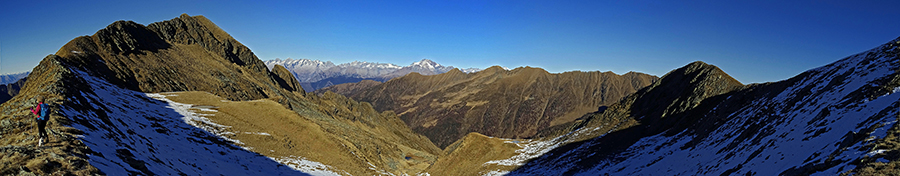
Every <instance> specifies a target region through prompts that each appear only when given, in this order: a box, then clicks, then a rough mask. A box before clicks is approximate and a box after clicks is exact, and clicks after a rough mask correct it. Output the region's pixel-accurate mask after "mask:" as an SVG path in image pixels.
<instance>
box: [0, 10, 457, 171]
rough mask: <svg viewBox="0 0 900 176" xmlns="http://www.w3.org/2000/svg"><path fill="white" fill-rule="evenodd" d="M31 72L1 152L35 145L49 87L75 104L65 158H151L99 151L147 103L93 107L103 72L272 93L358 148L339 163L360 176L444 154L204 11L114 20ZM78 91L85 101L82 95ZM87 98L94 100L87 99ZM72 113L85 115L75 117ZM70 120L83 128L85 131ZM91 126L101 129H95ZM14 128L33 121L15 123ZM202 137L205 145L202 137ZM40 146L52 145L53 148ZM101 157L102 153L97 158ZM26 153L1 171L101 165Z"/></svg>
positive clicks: (157, 85) (127, 80)
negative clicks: (269, 55)
mask: <svg viewBox="0 0 900 176" xmlns="http://www.w3.org/2000/svg"><path fill="white" fill-rule="evenodd" d="M74 70H80V71H82V72H84V74H72V73H71V72H73V71H74ZM33 73H34V75H35V76H38V77H40V79H37V78H36V79H29V80H28V82H26V86H25V87H24V88H23V90H22V91H21V93H20V95H17V96H16V97H13V99H12V100H11V101H10V102H12V103H4V104H3V107H2V108H4V109H5V111H3V114H2V116H0V119H2V120H4V121H9V122H14V123H10V125H11V126H9V127H10V128H6V127H4V128H3V130H4V131H3V133H0V135H3V137H4V139H9V140H5V141H0V145H10V146H15V147H14V148H15V151H12V150H6V151H7V153H3V154H4V155H8V156H19V154H21V153H23V152H17V151H20V150H19V149H18V148H16V147H20V146H21V147H26V148H27V146H30V145H34V144H35V143H36V141H35V139H34V138H33V137H32V136H33V133H23V132H24V130H32V129H30V127H31V125H30V124H32V123H33V122H32V121H31V119H33V118H30V117H29V116H27V115H25V114H24V112H25V111H24V109H25V108H27V107H30V106H29V104H28V103H30V102H29V101H31V99H33V98H34V96H36V95H38V94H46V95H47V96H49V97H51V100H52V101H54V105H53V106H54V107H55V109H71V110H70V111H69V110H67V113H66V114H64V115H60V114H59V113H55V115H54V118H53V120H51V122H50V123H51V124H52V125H51V127H50V129H51V131H54V134H55V136H58V137H60V138H63V139H64V141H63V143H64V144H63V145H61V146H62V147H64V148H73V147H74V148H77V149H79V150H78V151H69V150H72V149H68V150H64V151H60V152H57V153H56V154H57V155H59V156H63V158H72V159H71V161H72V162H74V161H79V160H80V161H84V160H85V159H97V158H98V157H99V158H105V159H108V160H109V161H110V162H113V163H119V164H120V165H121V164H122V162H125V163H126V164H125V165H132V164H135V163H134V162H131V160H129V159H128V158H132V159H134V160H140V161H143V162H148V160H150V158H140V157H141V156H148V155H139V154H134V153H137V152H141V151H140V150H139V149H137V148H126V149H125V150H127V151H129V152H130V153H132V154H133V155H117V154H106V153H103V152H100V151H115V152H119V151H118V150H109V148H107V147H104V146H116V145H99V144H101V142H98V141H97V140H102V141H114V142H122V143H123V145H125V143H129V141H132V140H133V139H134V136H135V134H133V133H134V132H130V131H128V128H120V126H121V124H119V123H116V122H121V120H119V118H132V117H128V116H120V115H122V114H128V113H129V112H130V111H141V110H143V109H141V108H143V107H144V106H141V105H130V102H131V101H122V103H124V104H125V105H121V106H120V105H105V104H102V103H100V104H96V103H94V104H86V103H89V102H107V101H105V100H106V99H105V98H102V97H101V98H99V99H90V98H87V97H88V96H87V95H85V94H84V93H87V92H90V90H95V89H98V87H96V86H94V85H97V84H86V83H84V81H83V80H85V79H87V78H86V77H88V76H91V77H97V80H99V81H98V82H101V83H104V82H106V83H108V84H110V85H112V86H114V87H120V88H124V89H128V90H134V91H138V92H147V93H156V92H173V91H203V92H210V93H212V94H214V95H216V96H219V97H222V98H225V99H227V100H258V99H269V100H272V101H275V102H278V104H280V105H281V106H283V107H284V108H287V109H290V110H292V111H294V112H295V113H297V114H298V115H299V117H300V118H305V119H306V120H308V121H310V122H312V123H314V124H315V125H317V126H319V127H321V129H322V130H324V131H325V132H326V135H327V136H328V138H330V139H331V140H334V141H337V142H338V143H340V144H341V147H340V148H338V149H337V150H340V151H343V152H346V153H353V154H356V155H355V156H356V157H354V158H350V159H348V160H347V161H346V162H352V163H355V164H353V165H347V166H336V167H337V168H338V169H339V170H344V169H343V168H340V167H352V166H364V167H370V168H356V169H355V170H344V171H346V172H349V173H352V174H354V175H372V174H376V173H379V172H386V173H393V174H403V173H415V172H418V171H419V170H422V169H424V167H422V166H420V165H415V164H413V165H410V164H405V163H408V162H412V161H408V160H406V159H405V158H404V155H405V154H409V153H415V154H417V155H421V156H423V157H422V158H423V159H422V160H419V161H418V162H419V163H427V164H430V163H433V162H434V160H435V159H436V157H434V155H437V154H440V149H438V148H437V147H436V146H434V145H433V144H432V143H431V142H430V141H428V139H427V138H425V137H423V136H420V135H416V134H415V133H413V132H412V131H411V130H410V129H409V128H408V127H406V125H404V124H403V122H402V121H400V120H399V118H398V117H397V116H396V115H393V114H391V113H379V112H377V111H375V110H374V109H372V108H371V106H370V105H368V104H367V103H358V102H356V101H353V100H350V99H348V98H346V97H343V96H339V95H335V94H331V95H324V96H322V97H319V96H315V95H311V94H309V95H308V94H306V93H304V92H303V91H302V89H300V87H299V84H298V83H297V82H296V81H295V79H294V78H293V77H292V76H290V74H288V73H286V70H284V69H283V68H274V69H273V70H272V71H269V70H267V69H266V66H265V65H264V64H263V63H262V61H259V60H258V59H257V58H256V56H254V55H253V53H252V52H251V51H250V50H249V49H248V48H247V47H245V46H243V45H242V44H240V43H239V42H237V41H236V40H234V39H233V38H231V36H229V35H228V34H227V33H225V32H224V31H222V30H221V29H219V28H218V27H217V26H215V25H214V24H212V22H210V21H209V20H208V19H206V18H204V17H202V16H193V17H191V16H187V15H182V16H181V17H178V18H175V19H172V20H168V21H163V22H157V23H152V24H150V25H147V26H146V27H145V26H143V25H140V24H137V23H134V22H130V21H118V22H115V23H113V24H111V25H109V26H107V28H104V29H101V30H100V31H98V32H97V33H96V34H94V35H92V36H82V37H78V38H75V39H73V40H72V41H70V42H69V43H67V44H66V45H65V46H63V47H62V48H61V49H60V50H59V51H58V52H57V53H56V55H50V56H48V57H47V58H45V59H44V60H43V61H42V63H41V64H40V65H38V66H37V67H35V69H34V72H33ZM114 92H115V91H114ZM114 95H116V96H112V97H114V98H123V97H118V96H119V95H122V94H115V93H114ZM76 97H82V98H83V99H81V100H79V99H77V98H76ZM88 99H90V100H91V101H87V100H88ZM134 102H135V103H138V102H140V101H134ZM73 111H79V112H80V111H86V112H88V111H89V112H95V113H99V112H106V113H107V115H96V116H95V115H89V114H88V113H84V114H81V113H78V114H73V113H68V112H73ZM100 114H102V113H100ZM116 114H118V115H116ZM163 114H166V113H163ZM151 116H152V115H151ZM297 117H298V116H293V117H288V118H297ZM97 118H99V120H100V122H99V124H98V122H97V121H96V120H97ZM242 118H243V117H242ZM73 119H82V120H74V121H73ZM148 119H152V118H148ZM57 122H59V123H57ZM126 124H127V123H126ZM67 126H72V127H77V129H76V128H70V127H67ZM91 126H94V127H98V128H96V129H94V128H91ZM13 127H29V128H23V129H15V128H13ZM99 127H103V128H99ZM62 129H65V130H62ZM100 134H116V135H105V136H103V137H99V138H94V137H91V138H84V139H78V138H74V137H73V136H74V135H84V136H86V137H87V136H97V135H100ZM138 136H140V135H138ZM207 138H208V139H209V140H212V139H214V138H216V137H215V136H212V137H204V139H207ZM13 139H15V140H13ZM154 139H157V138H148V139H146V140H147V141H149V142H152V143H155V144H158V143H166V141H165V140H164V139H160V141H157V140H154ZM81 141H84V143H88V144H91V145H87V146H90V147H91V149H90V150H88V149H86V148H87V146H85V145H84V144H78V143H80V142H81ZM132 142H133V141H132ZM195 142H200V143H203V141H202V140H201V141H195ZM226 144H227V142H226ZM315 144H316V143H315V142H312V141H311V142H308V143H303V144H301V145H299V147H303V146H302V145H315ZM229 145H230V144H229ZM79 147H80V148H79ZM95 147H96V148H95ZM41 151H44V152H46V150H41ZM41 151H37V152H38V153H40V152H41ZM91 151H95V152H100V153H95V154H96V155H91V156H88V155H85V154H84V153H90V152H91ZM32 152H34V151H32ZM100 154H103V155H102V156H98V155H100ZM38 156H40V155H38ZM7 158H10V157H7ZM12 158H16V157H12ZM115 158H118V159H115ZM19 159H21V160H19ZM19 159H17V162H12V165H5V166H4V168H11V169H9V170H5V171H3V173H18V172H20V171H25V172H29V171H31V172H36V171H35V170H34V169H27V170H26V169H22V168H46V169H40V170H42V171H40V172H36V173H39V174H49V173H54V172H62V171H66V172H74V173H97V172H98V171H97V170H96V168H94V167H93V166H91V165H89V164H84V163H85V162H81V163H82V164H80V165H76V166H77V167H76V166H71V167H69V166H67V164H68V163H72V162H69V161H61V162H59V163H63V164H62V166H60V165H53V164H50V165H46V164H43V165H40V166H34V167H31V166H29V167H19V166H21V165H22V164H23V163H28V162H37V161H40V160H42V159H43V158H41V157H37V158H28V157H26V158H21V157H19ZM427 164H426V165H427ZM139 165H140V164H137V165H135V167H133V168H134V169H137V170H138V171H137V172H140V173H144V174H164V175H167V174H175V173H171V172H164V171H159V170H153V169H149V170H141V169H140V168H141V167H137V166H139ZM106 167H116V166H113V165H107V166H103V168H106ZM198 167H199V166H198ZM97 168H101V167H100V166H98V167H97ZM201 168H202V167H201ZM100 171H103V170H100ZM66 172H62V173H66Z"/></svg>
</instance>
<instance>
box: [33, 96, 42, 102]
mask: <svg viewBox="0 0 900 176" xmlns="http://www.w3.org/2000/svg"><path fill="white" fill-rule="evenodd" d="M34 99H35V100H37V102H38V103H40V102H44V96H40V95H38V96H37V97H34Z"/></svg>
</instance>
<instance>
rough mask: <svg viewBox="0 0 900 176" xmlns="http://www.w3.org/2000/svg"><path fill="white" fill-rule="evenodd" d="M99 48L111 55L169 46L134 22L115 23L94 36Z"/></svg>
mask: <svg viewBox="0 0 900 176" xmlns="http://www.w3.org/2000/svg"><path fill="white" fill-rule="evenodd" d="M94 36H95V37H96V39H97V43H98V44H99V45H101V46H102V47H101V48H106V49H108V52H111V53H113V54H120V53H124V54H128V53H129V52H134V51H137V50H154V49H160V48H166V47H168V46H169V45H168V44H167V43H166V42H165V41H163V40H162V39H161V38H159V36H157V35H156V34H155V33H153V32H152V31H150V30H147V28H146V27H144V25H141V24H138V23H135V22H134V21H116V22H114V23H112V24H110V25H109V26H106V28H103V29H101V30H100V31H97V33H95V34H94Z"/></svg>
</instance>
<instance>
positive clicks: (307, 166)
mask: <svg viewBox="0 0 900 176" xmlns="http://www.w3.org/2000/svg"><path fill="white" fill-rule="evenodd" d="M272 160H275V161H277V162H278V163H281V164H284V165H287V166H290V167H291V168H292V169H294V170H298V171H303V172H306V173H309V174H312V175H341V174H338V173H336V172H334V171H331V170H332V169H331V166H328V165H325V164H322V163H320V162H315V161H310V160H306V158H304V157H300V156H293V155H291V156H288V157H278V158H272ZM344 175H350V174H349V173H346V172H344Z"/></svg>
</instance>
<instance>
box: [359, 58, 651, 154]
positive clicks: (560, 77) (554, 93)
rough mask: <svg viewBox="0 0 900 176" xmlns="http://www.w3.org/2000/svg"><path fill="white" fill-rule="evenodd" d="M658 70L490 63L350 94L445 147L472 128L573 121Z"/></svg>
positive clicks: (485, 130) (504, 130)
mask: <svg viewBox="0 0 900 176" xmlns="http://www.w3.org/2000/svg"><path fill="white" fill-rule="evenodd" d="M655 80H656V77H655V76H651V75H646V74H640V73H627V74H624V75H616V74H614V73H612V72H566V73H560V74H551V73H549V72H547V71H545V70H543V69H540V68H531V67H521V68H516V69H514V70H504V69H502V68H500V67H491V68H488V69H485V70H483V71H480V72H477V73H473V74H466V73H462V72H459V71H451V72H447V73H444V74H438V75H429V76H423V75H420V74H416V73H411V74H408V75H406V76H403V77H399V78H394V79H391V80H390V81H387V82H385V83H382V84H379V85H376V86H373V87H370V88H368V89H363V90H360V91H357V92H353V93H351V94H349V95H348V96H349V97H351V98H354V99H356V100H359V101H365V102H370V103H372V104H373V105H374V107H375V109H376V110H380V111H388V110H390V111H394V112H398V113H399V114H400V116H401V119H403V120H404V122H405V123H406V124H408V125H409V127H410V128H412V129H413V130H414V131H416V132H417V133H419V134H423V135H425V136H428V137H429V139H431V141H433V142H434V143H435V144H436V145H438V146H440V147H446V146H448V145H449V144H451V143H453V142H454V141H456V140H459V139H460V138H462V137H464V136H465V135H467V134H468V133H469V132H478V133H481V134H485V135H488V136H496V137H502V138H530V137H534V136H535V135H536V134H537V133H538V131H540V130H543V129H546V128H549V127H551V126H554V125H560V124H565V123H568V122H572V121H574V120H575V119H577V118H578V117H581V116H582V115H584V114H586V113H590V112H595V111H597V107H600V106H603V105H609V104H612V103H614V102H616V101H618V100H619V99H620V98H621V97H624V96H625V95H628V94H630V93H633V92H635V91H637V90H638V89H640V88H642V87H644V86H647V85H650V84H651V83H652V82H653V81H655Z"/></svg>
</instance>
